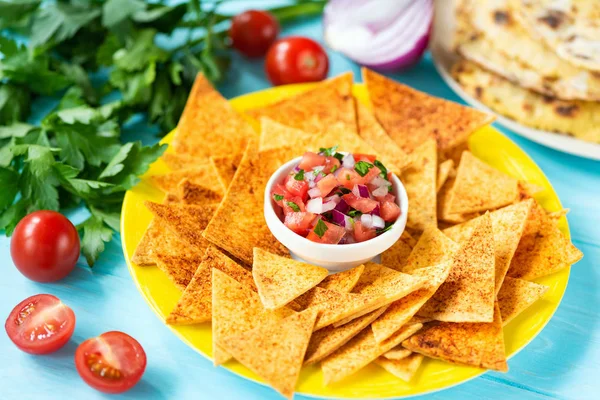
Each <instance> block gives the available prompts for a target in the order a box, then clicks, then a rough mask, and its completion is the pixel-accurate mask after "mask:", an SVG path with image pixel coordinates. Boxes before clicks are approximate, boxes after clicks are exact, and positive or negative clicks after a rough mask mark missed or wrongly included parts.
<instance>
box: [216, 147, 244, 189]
mask: <svg viewBox="0 0 600 400" xmlns="http://www.w3.org/2000/svg"><path fill="white" fill-rule="evenodd" d="M242 155H243V153H239V154H236V155H233V156H219V157H211V158H210V162H211V163H212V164H213V167H214V168H215V170H216V171H217V175H218V176H219V181H220V182H221V185H223V187H224V188H225V189H227V188H228V187H229V184H230V183H231V181H232V180H233V176H234V175H235V171H237V168H238V166H239V165H240V161H242Z"/></svg>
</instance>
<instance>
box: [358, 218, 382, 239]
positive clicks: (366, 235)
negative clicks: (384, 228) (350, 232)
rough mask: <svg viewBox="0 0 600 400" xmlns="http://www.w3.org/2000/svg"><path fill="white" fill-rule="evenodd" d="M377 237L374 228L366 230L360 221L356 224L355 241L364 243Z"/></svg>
mask: <svg viewBox="0 0 600 400" xmlns="http://www.w3.org/2000/svg"><path fill="white" fill-rule="evenodd" d="M375 236H377V232H376V231H375V229H373V228H365V227H363V226H362V223H361V222H360V221H358V222H356V223H354V239H355V240H356V241H357V242H364V241H367V240H369V239H373V238H374V237H375Z"/></svg>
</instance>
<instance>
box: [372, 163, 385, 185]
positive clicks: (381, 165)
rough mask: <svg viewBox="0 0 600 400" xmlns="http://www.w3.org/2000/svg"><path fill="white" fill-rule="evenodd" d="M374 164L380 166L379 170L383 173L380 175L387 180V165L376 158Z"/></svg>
mask: <svg viewBox="0 0 600 400" xmlns="http://www.w3.org/2000/svg"><path fill="white" fill-rule="evenodd" d="M373 164H375V166H376V167H377V168H379V170H380V171H381V173H380V174H379V176H381V177H382V178H383V179H385V180H387V174H388V170H387V168H386V167H385V165H383V164H382V163H381V161H379V160H375V161H374V162H373Z"/></svg>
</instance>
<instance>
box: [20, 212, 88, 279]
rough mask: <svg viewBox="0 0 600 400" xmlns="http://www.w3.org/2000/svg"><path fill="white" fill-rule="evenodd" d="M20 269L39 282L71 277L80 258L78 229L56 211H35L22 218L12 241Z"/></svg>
mask: <svg viewBox="0 0 600 400" xmlns="http://www.w3.org/2000/svg"><path fill="white" fill-rule="evenodd" d="M10 254H11V256H12V259H13V262H14V263H15V266H16V267H17V269H18V270H19V271H20V272H21V273H22V274H23V275H25V276H26V277H27V278H29V279H31V280H33V281H36V282H54V281H57V280H59V279H62V278H64V277H65V276H67V275H69V273H70V272H71V271H72V270H73V268H74V267H75V263H76V262H77V259H78V258H79V235H78V234H77V229H75V227H74V226H73V224H72V223H71V221H69V220H68V219H67V218H66V217H65V216H64V215H62V214H60V213H57V212H55V211H47V210H44V211H35V212H33V213H31V214H29V215H27V216H26V217H25V218H23V219H22V220H21V221H20V222H19V223H18V224H17V227H16V228H15V231H14V233H13V236H12V239H11V241H10Z"/></svg>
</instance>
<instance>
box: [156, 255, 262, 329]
mask: <svg viewBox="0 0 600 400" xmlns="http://www.w3.org/2000/svg"><path fill="white" fill-rule="evenodd" d="M213 268H216V269H218V270H220V271H222V272H224V273H226V274H227V275H228V276H229V277H231V278H233V279H235V280H236V281H238V282H240V283H241V284H242V285H244V286H247V287H249V288H251V289H253V290H254V291H256V287H255V286H254V280H253V279H252V273H251V272H250V271H248V270H246V269H245V268H244V267H242V266H240V265H239V264H238V263H236V262H235V261H233V260H232V259H230V258H229V257H227V256H226V255H225V254H223V253H222V252H221V251H220V250H219V249H217V248H216V247H215V246H208V248H207V249H206V253H205V254H204V257H203V258H202V262H201V264H200V266H199V267H198V269H197V270H196V272H195V274H194V277H193V278H192V280H191V281H190V283H189V284H188V285H187V287H186V288H185V290H184V292H183V294H182V295H181V297H180V298H179V301H178V302H177V304H176V305H175V307H174V308H173V310H172V311H171V313H170V314H169V315H168V316H167V324H171V325H190V324H199V323H202V322H208V321H210V320H211V319H212V269H213Z"/></svg>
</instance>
